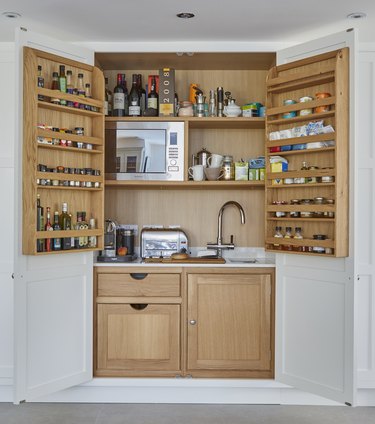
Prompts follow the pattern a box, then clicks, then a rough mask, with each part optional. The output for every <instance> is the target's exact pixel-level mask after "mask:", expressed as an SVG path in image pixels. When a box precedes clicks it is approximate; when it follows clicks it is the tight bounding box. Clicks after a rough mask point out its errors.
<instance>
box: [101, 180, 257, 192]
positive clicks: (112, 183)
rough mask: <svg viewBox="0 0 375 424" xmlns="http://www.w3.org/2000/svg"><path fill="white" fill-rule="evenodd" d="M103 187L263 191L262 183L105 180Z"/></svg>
mask: <svg viewBox="0 0 375 424" xmlns="http://www.w3.org/2000/svg"><path fill="white" fill-rule="evenodd" d="M105 186H106V187H108V188H110V187H124V188H128V189H177V188H178V189H220V190H231V189H235V188H238V189H246V188H248V189H258V188H259V189H263V188H264V181H119V180H106V181H105Z"/></svg>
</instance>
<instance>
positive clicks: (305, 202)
mask: <svg viewBox="0 0 375 424" xmlns="http://www.w3.org/2000/svg"><path fill="white" fill-rule="evenodd" d="M312 204H313V200H312V199H302V200H301V205H312ZM313 216H314V212H312V211H301V218H312V217H313Z"/></svg>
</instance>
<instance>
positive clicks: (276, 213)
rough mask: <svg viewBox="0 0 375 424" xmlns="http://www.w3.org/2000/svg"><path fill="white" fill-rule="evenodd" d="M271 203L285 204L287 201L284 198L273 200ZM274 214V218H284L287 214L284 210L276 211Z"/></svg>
mask: <svg viewBox="0 0 375 424" xmlns="http://www.w3.org/2000/svg"><path fill="white" fill-rule="evenodd" d="M272 204H273V205H277V206H280V205H287V204H288V202H286V201H285V200H274V201H273V202H272ZM275 216H276V218H285V217H286V216H287V213H286V212H285V211H276V212H275Z"/></svg>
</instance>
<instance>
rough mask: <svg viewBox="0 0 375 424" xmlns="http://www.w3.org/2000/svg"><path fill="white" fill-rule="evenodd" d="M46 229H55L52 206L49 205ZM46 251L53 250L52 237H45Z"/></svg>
mask: <svg viewBox="0 0 375 424" xmlns="http://www.w3.org/2000/svg"><path fill="white" fill-rule="evenodd" d="M44 229H45V230H46V231H53V227H52V223H51V208H50V207H49V206H47V218H46V225H45V227H44ZM45 251H46V252H51V251H52V239H51V238H46V239H45Z"/></svg>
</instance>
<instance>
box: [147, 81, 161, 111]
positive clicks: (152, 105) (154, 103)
mask: <svg viewBox="0 0 375 424" xmlns="http://www.w3.org/2000/svg"><path fill="white" fill-rule="evenodd" d="M158 107H159V96H158V93H157V92H156V81H155V77H152V79H151V90H150V92H149V93H148V98H147V109H156V111H157V110H158Z"/></svg>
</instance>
